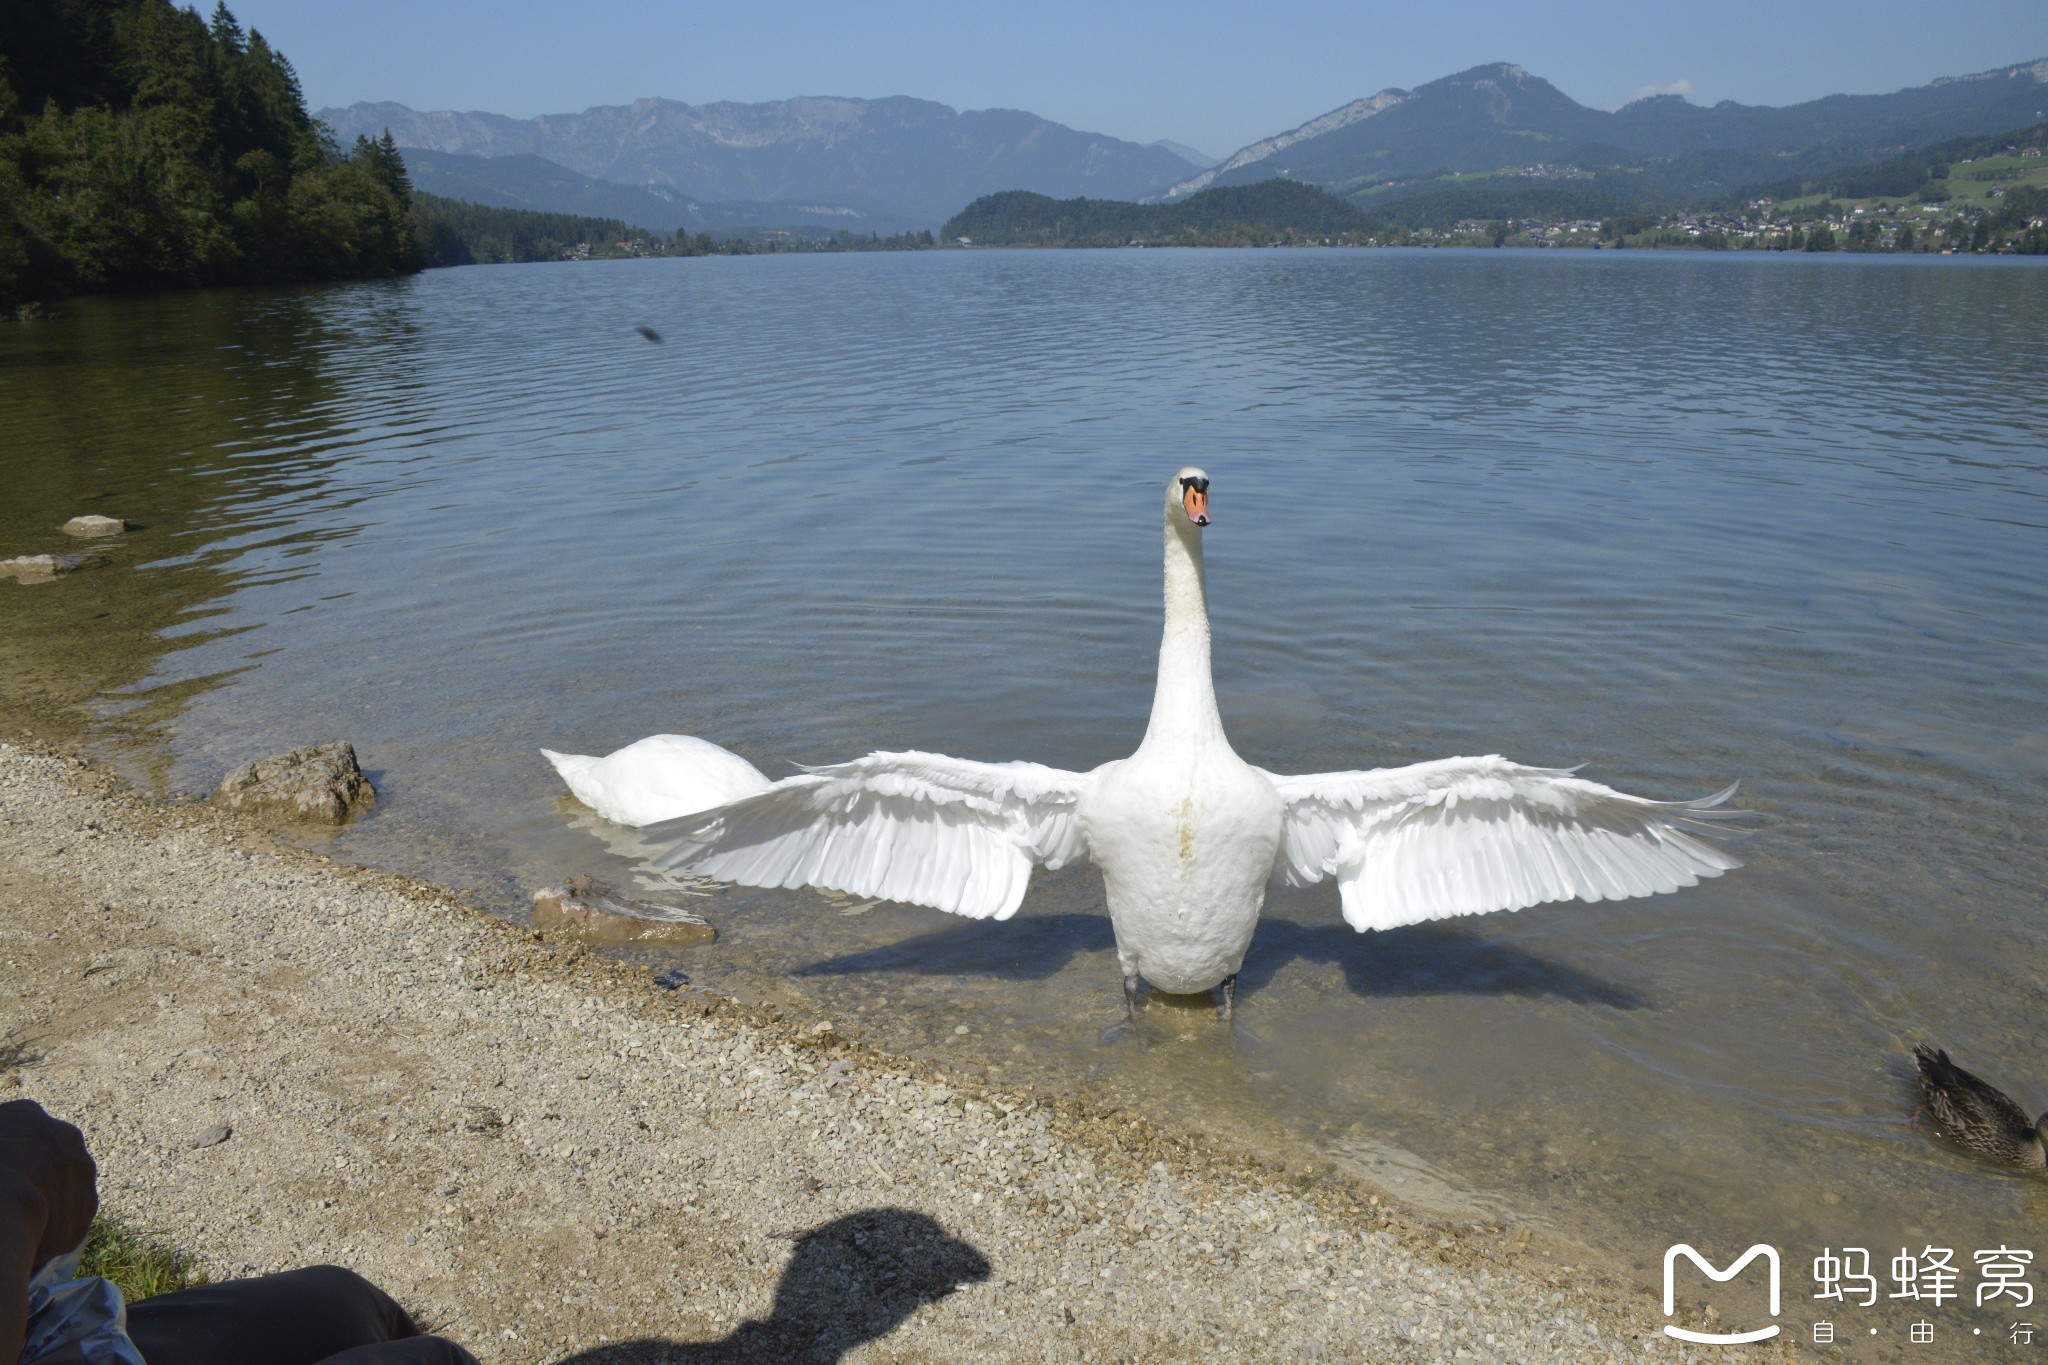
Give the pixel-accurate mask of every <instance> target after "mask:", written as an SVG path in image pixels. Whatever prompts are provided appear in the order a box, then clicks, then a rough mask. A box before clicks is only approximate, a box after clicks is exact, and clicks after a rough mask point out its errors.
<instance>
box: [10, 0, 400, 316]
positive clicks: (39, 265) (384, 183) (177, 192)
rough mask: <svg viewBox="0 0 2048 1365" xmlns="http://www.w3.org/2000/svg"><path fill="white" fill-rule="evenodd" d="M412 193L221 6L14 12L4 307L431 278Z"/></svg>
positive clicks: (75, 2) (138, 3) (74, 3)
mask: <svg viewBox="0 0 2048 1365" xmlns="http://www.w3.org/2000/svg"><path fill="white" fill-rule="evenodd" d="M410 196H411V187H410V184H409V182H408V181H407V178H406V175H405V167H404V163H403V161H402V159H400V157H399V155H398V150H397V148H396V146H395V145H393V144H392V142H391V139H390V136H389V134H388V133H387V134H386V136H385V137H384V139H383V140H382V141H380V142H376V143H372V142H368V141H367V140H363V141H359V142H358V143H357V145H356V147H355V149H354V150H353V151H352V152H350V153H348V154H346V155H345V154H343V153H342V152H341V150H340V149H339V148H338V147H336V145H335V143H334V140H333V138H332V136H331V134H329V132H328V130H327V129H326V127H325V126H324V125H322V124H320V123H318V122H316V121H315V120H314V119H312V118H311V117H310V116H309V115H308V114H307V112H306V104H305V97H304V95H303V94H302V93H301V91H300V89H299V81H298V77H297V75H296V74H295V73H294V72H293V70H292V67H291V63H290V62H289V61H287V60H286V59H285V57H284V55H283V54H282V53H280V52H278V51H277V50H276V49H274V48H272V47H271V46H270V44H269V43H268V42H266V41H265V40H264V38H263V35H262V34H260V33H258V32H256V31H255V30H253V29H250V30H244V29H243V28H242V26H241V24H240V23H239V22H238V21H237V20H236V19H235V17H234V15H233V14H232V13H230V12H229V10H228V8H227V6H226V5H225V4H218V5H216V7H215V9H214V11H213V16H212V19H211V21H208V20H203V19H201V18H200V16H199V14H198V13H197V12H196V11H194V10H190V9H180V8H178V7H176V6H175V5H173V4H172V3H171V0H62V2H61V3H49V2H42V3H39V2H38V0H27V2H26V3H17V4H8V5H0V305H12V304H14V303H18V302H20V301H22V300H25V299H36V298H46V297H53V296H56V295H60V294H64V293H71V292H80V291H94V290H143V289H166V288H177V287H184V286H193V285H216V284H252V283H282V282H287V281H295V280H326V279H348V278H361V277H365V276H376V275H390V274H397V273H401V272H406V271H412V270H417V269H419V268H420V265H421V263H422V261H421V253H420V250H419V245H418V242H417V240H416V238H415V234H414V230H413V224H412V217H411V213H410Z"/></svg>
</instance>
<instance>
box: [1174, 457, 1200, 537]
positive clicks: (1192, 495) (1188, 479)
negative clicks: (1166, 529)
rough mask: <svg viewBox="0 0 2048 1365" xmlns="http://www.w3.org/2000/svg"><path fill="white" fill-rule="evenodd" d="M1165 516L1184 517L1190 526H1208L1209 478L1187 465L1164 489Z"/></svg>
mask: <svg viewBox="0 0 2048 1365" xmlns="http://www.w3.org/2000/svg"><path fill="white" fill-rule="evenodd" d="M1166 516H1167V519H1168V520H1169V521H1171V520H1172V519H1173V518H1174V517H1175V516H1180V517H1184V518H1186V520H1187V523H1188V524H1189V525H1190V526H1207V525H1208V524H1209V476H1208V475H1207V474H1204V473H1203V472H1202V471H1201V470H1199V469H1197V468H1195V467H1194V466H1193V465H1189V466H1188V467H1187V468H1186V469H1183V470H1181V472H1180V473H1178V474H1176V475H1174V476H1173V482H1172V483H1171V484H1169V485H1167V488H1166Z"/></svg>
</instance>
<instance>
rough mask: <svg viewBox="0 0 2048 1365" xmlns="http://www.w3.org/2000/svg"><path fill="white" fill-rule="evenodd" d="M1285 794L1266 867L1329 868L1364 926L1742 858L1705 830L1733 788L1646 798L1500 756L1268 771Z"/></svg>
mask: <svg viewBox="0 0 2048 1365" xmlns="http://www.w3.org/2000/svg"><path fill="white" fill-rule="evenodd" d="M1267 776H1268V777H1270V778H1271V779H1272V781H1273V786H1274V788H1275V789H1276V790H1278V791H1279V793H1280V798H1281V800H1282V801H1283V802H1285V803H1286V818H1285V824H1284V826H1283V829H1282V833H1281V838H1280V852H1279V855H1278V857H1277V858H1276V860H1275V863H1274V868H1273V872H1274V876H1275V877H1277V878H1279V879H1281V880H1283V881H1285V882H1287V883H1288V884H1289V885H1292V886H1307V885H1309V884H1311V883H1313V882H1319V881H1321V880H1322V879H1323V878H1324V877H1327V876H1331V875H1333V874H1334V875H1335V876H1336V878H1337V882H1338V888H1339V892H1340V894H1341V896H1342V899H1343V903H1344V918H1345V920H1346V921H1347V922H1349V923H1350V925H1351V926H1352V927H1353V928H1355V929H1359V930H1365V929H1392V928H1395V927H1397V926H1399V925H1403V924H1415V923H1418V922H1420V921H1422V920H1429V919H1448V918H1450V917H1452V916H1454V915H1483V914H1486V913H1488V912H1490V911H1494V910H1520V909H1522V908H1523V907H1524V906H1529V905H1537V904H1540V903H1542V902H1543V901H1558V900H1574V899H1576V900H1588V901H1599V900H1623V899H1625V898H1627V897H1630V896H1647V895H1650V894H1651V893H1653V892H1658V891H1676V890H1677V889H1678V888H1679V887H1681V886H1691V885H1693V884H1694V883H1696V882H1697V881H1698V880H1699V879H1700V878H1701V877H1718V876H1719V875H1721V873H1723V872H1725V871H1727V870H1728V869H1730V868H1733V867H1740V866H1741V864H1740V863H1739V862H1738V861H1737V860H1736V859H1734V858H1732V857H1730V856H1729V855H1728V854H1726V853H1724V852H1722V851H1721V850H1720V849H1718V848H1716V847H1714V846H1713V845H1712V844H1710V843H1707V842H1706V841H1705V840H1703V839H1701V838H1700V836H1699V833H1698V831H1700V830H1702V829H1704V828H1706V827H1707V826H1706V823H1705V822H1707V821H1711V820H1716V819H1726V818H1729V817H1731V816H1736V815H1740V814H1741V813H1742V812H1739V811H1729V810H1721V809H1717V807H1719V806H1721V804H1722V803H1723V802H1725V801H1727V799H1728V798H1729V797H1731V796H1733V795H1734V794H1735V788H1734V787H1730V788H1728V790H1726V791H1724V792H1720V793H1717V794H1716V795H1713V796H1708V797H1703V798H1701V799H1699V800H1697V801H1650V800H1646V799H1644V798H1643V797H1640V796H1630V795H1628V794H1627V793H1626V792H1618V791H1615V790H1614V789H1613V788H1612V787H1603V786H1601V785H1600V784H1599V783H1598V782H1588V781H1586V780H1585V779H1584V778H1581V777H1575V776H1573V775H1572V771H1571V770H1570V769H1563V768H1530V767H1526V766H1524V765H1522V764H1520V763H1510V762H1508V761H1507V760H1506V759H1504V758H1501V757H1499V756H1497V755H1496V756H1491V757H1487V758H1446V759H1439V760H1437V761H1435V762H1432V763H1417V764H1414V765H1412V766H1410V767H1406V768H1376V769H1374V770H1373V771H1371V772H1350V773H1312V774H1309V775H1307V776H1302V777H1282V776H1279V775H1278V774H1274V773H1268V774H1267Z"/></svg>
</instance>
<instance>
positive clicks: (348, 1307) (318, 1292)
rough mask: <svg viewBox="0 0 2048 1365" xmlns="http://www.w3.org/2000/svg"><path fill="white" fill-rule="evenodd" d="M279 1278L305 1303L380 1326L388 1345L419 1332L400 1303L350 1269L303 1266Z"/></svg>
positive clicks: (410, 1316) (338, 1266)
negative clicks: (363, 1319) (324, 1305)
mask: <svg viewBox="0 0 2048 1365" xmlns="http://www.w3.org/2000/svg"><path fill="white" fill-rule="evenodd" d="M276 1278H277V1279H279V1280H281V1281H287V1282H289V1283H290V1285H291V1288H292V1292H293V1293H294V1294H295V1295H300V1296H303V1301H304V1302H306V1303H319V1304H328V1305H333V1306H336V1307H341V1308H342V1311H344V1312H346V1313H348V1314H349V1315H350V1316H358V1315H360V1316H361V1317H362V1318H366V1319H368V1320H370V1321H373V1322H376V1323H378V1324H380V1325H381V1327H382V1329H383V1330H382V1332H381V1336H382V1337H383V1339H384V1340H386V1341H395V1340H398V1339H400V1338H403V1337H410V1336H414V1335H416V1334H417V1333H418V1332H419V1328H418V1327H417V1326H415V1325H414V1323H413V1320H412V1315H411V1314H410V1313H408V1312H406V1311H405V1309H404V1307H403V1306H402V1305H400V1303H399V1302H398V1300H397V1299H394V1298H392V1297H391V1296H390V1295H389V1294H387V1293H385V1292H384V1291H383V1290H381V1289H379V1288H378V1287H377V1286H376V1285H374V1284H371V1283H370V1282H369V1281H368V1280H366V1279H364V1278H363V1277H362V1276H361V1275H358V1274H357V1273H356V1272H355V1271H353V1270H350V1269H349V1268H348V1267H347V1266H340V1265H308V1266H301V1267H299V1268H298V1269H297V1270H287V1271H284V1272H282V1273H281V1274H279V1275H278V1276H277V1277H276Z"/></svg>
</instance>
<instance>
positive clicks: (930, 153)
mask: <svg viewBox="0 0 2048 1365" xmlns="http://www.w3.org/2000/svg"><path fill="white" fill-rule="evenodd" d="M2044 111H2048V59H2044V60H2041V61H2035V62H2029V63H2023V64H2021V65H2017V66H2010V67H2002V68H1999V69H1997V70H1994V71H1985V72H1979V73H1977V74H1975V75H1971V76H1956V77H1947V78H1944V79H1941V80H1937V81H1934V82H1932V83H1930V84H1928V85H1923V86H1917V87H1914V88H1912V89H1907V90H1900V91H1896V92H1893V93H1891V94H1886V95H1830V96H1827V97H1826V98H1823V99H1817V100H1809V101H1806V102H1805V103H1802V104H1792V105H1785V106H1782V107H1769V106H1760V105H1741V104H1736V103H1734V102H1733V101H1728V100H1724V101H1722V102H1721V103H1719V104H1715V105H1712V106H1701V105H1696V104H1693V103H1691V102H1689V101H1687V100H1686V99H1684V98H1683V97H1681V96H1678V95H1657V96H1652V97H1650V98H1647V99H1642V100H1637V101H1635V102H1634V103H1631V104H1628V105H1625V106H1623V107H1622V108H1620V109H1618V110H1614V111H1611V112H1610V111H1607V110H1602V109H1592V108H1588V107H1587V106H1585V105H1582V104H1579V103H1578V102H1577V101H1575V100H1573V99H1571V98H1570V97H1569V96H1567V95H1566V94H1564V93H1563V92H1562V91H1560V90H1559V89H1558V88H1557V87H1556V86H1554V85H1552V84H1551V83H1550V82H1548V81H1546V80H1544V79H1543V78H1542V77H1540V76H1537V75H1533V74H1532V73H1530V72H1528V71H1526V70H1524V69H1523V68H1521V67H1519V66H1514V65H1511V64H1508V63H1494V64H1491V65H1486V66H1477V67H1473V68H1472V69H1471V70H1469V71H1462V72H1459V73H1458V74H1456V75H1453V76H1446V77H1444V78H1442V79H1441V80H1436V81H1432V82H1430V83H1429V84H1427V85H1422V86H1418V87H1416V88H1415V89H1413V90H1382V91H1380V92H1379V93H1378V94H1376V95H1372V96H1370V97H1367V98H1364V99H1359V100H1354V101H1352V102H1351V103H1349V104H1345V105H1343V106H1342V107H1340V108H1337V109H1333V110H1331V111H1330V112H1328V113H1326V114H1322V115H1319V116H1318V117H1316V118H1313V119H1310V120H1309V121H1308V122H1306V123H1303V124H1301V125H1300V126H1298V127H1295V128H1291V129H1289V130H1287V131H1285V132H1282V133H1276V134H1274V135H1273V136H1271V137H1267V138H1262V139H1260V140H1259V141H1257V142H1254V143H1252V144H1251V145H1250V146H1247V147H1244V148H1241V149H1239V150H1238V151H1237V152H1236V153H1234V154H1233V155H1231V156H1229V157H1226V158H1224V159H1223V160H1222V161H1221V163H1220V164H1214V165H1211V164H1209V160H1210V159H1209V158H1207V157H1205V156H1203V155H1202V154H1201V153H1200V152H1197V151H1195V150H1194V149H1192V148H1189V147H1185V146H1182V145H1181V144H1178V143H1173V142H1165V141H1161V142H1156V143H1153V144H1151V145H1150V146H1143V145H1140V144H1138V143H1135V142H1126V141H1124V140H1122V139H1119V138H1114V137H1108V136H1106V135H1104V134H1100V133H1088V132H1080V131H1077V130H1075V129H1072V128H1068V127H1065V126H1064V125H1062V124H1058V123H1054V122H1052V121H1051V120H1049V119H1044V118H1041V117H1039V116H1038V115H1036V114H1030V113H1025V112H1022V111H1019V110H1014V109H984V110H970V111H966V112H962V111H959V110H955V109H952V108H949V107H948V106H946V105H943V104H935V103H933V102H931V101H929V100H918V99H910V98H907V97H901V96H899V97H894V98H889V99H877V100H865V99H840V98H824V97H813V98H802V99H789V100H777V101H773V102H770V103H762V104H737V103H730V102H724V103H717V104H704V105H690V104H682V103H679V102H677V101H675V100H664V99H644V100H637V101H635V102H634V103H632V104H626V105H611V106H600V107H597V108H592V109H586V110H584V111H583V112H582V113H580V114H549V115H543V116H541V117H538V118H530V119H515V118H508V117H506V116H504V115H500V114H489V113H475V112H471V113H455V112H450V111H439V112H429V113H422V112H420V111H417V110H414V109H411V108H408V107H407V106H405V105H402V104H389V103H384V104H354V105H350V106H349V107H348V108H346V109H327V110H323V111H321V113H320V117H321V118H322V119H324V120H326V121H327V123H328V124H329V125H330V126H332V127H333V128H334V130H335V131H336V132H337V133H338V134H339V135H340V136H341V137H342V138H343V139H344V140H347V139H350V138H353V137H354V136H355V135H357V134H359V133H360V134H367V135H369V136H370V137H373V138H374V137H377V136H379V135H381V134H382V133H383V132H384V130H385V129H387V128H388V129H389V130H390V131H391V133H392V135H393V137H394V138H395V139H396V141H397V143H398V145H399V146H400V147H401V148H403V149H404V150H405V155H406V161H407V165H408V167H409V168H410V169H411V171H412V174H413V178H414V181H415V183H417V184H418V185H419V187H420V188H422V189H425V190H429V191H431V192H433V193H436V194H442V195H447V196H450V197H453V198H460V199H468V200H473V201H475V202H479V203H485V204H492V205H500V206H505V207H514V208H532V209H545V210H551V211H557V212H572V213H582V214H592V215H597V216H602V217H616V218H622V219H625V220H626V221H628V222H632V223H636V224H639V225H641V226H644V227H649V228H656V229H660V230H663V231H672V230H674V229H676V228H688V229H689V230H690V231H692V232H697V231H713V232H716V231H721V230H730V229H733V228H740V227H813V228H842V227H843V228H850V229H853V230H855V231H862V232H866V231H874V232H878V233H884V234H886V233H891V232H897V231H901V230H905V229H920V228H929V227H935V226H937V225H938V224H940V223H941V222H943V221H945V220H946V219H947V218H948V217H949V216H951V215H952V214H953V213H955V212H957V211H958V210H959V209H960V208H961V207H962V206H963V205H966V204H967V203H969V202H971V201H973V200H975V199H977V198H980V197H981V196H983V195H987V194H992V193H996V192H999V191H1004V190H1028V191H1032V192H1034V193H1037V194H1042V195H1046V196H1049V197H1051V198H1054V199H1073V198H1082V197H1086V198H1091V199H1114V200H1138V201H1148V202H1160V201H1172V200H1177V199H1181V198H1185V197H1186V196H1188V195H1191V194H1194V193H1196V192H1198V191H1201V190H1203V189H1207V188H1211V187H1217V186H1230V185H1245V184H1251V183H1254V182H1257V181H1261V180H1266V179H1270V178H1273V177H1275V176H1280V177H1286V178H1289V179H1294V180H1300V181H1305V182H1308V183H1311V184H1315V185H1319V186H1321V187H1323V188H1325V189H1329V190H1331V191H1333V192H1335V193H1337V194H1340V195H1344V196H1347V197H1349V198H1351V199H1352V200H1354V201H1355V202H1357V203H1358V204H1360V205H1361V206H1366V207H1371V206H1374V205H1377V204H1384V203H1390V202H1393V201H1397V200H1399V199H1402V198H1405V197H1408V196H1412V195H1419V194H1423V193H1428V192H1430V191H1447V190H1467V189H1470V188H1471V187H1473V185H1474V184H1475V182H1478V183H1482V184H1483V183H1486V182H1488V181H1490V180H1498V179H1500V178H1503V177H1506V178H1511V179H1512V182H1513V183H1514V184H1516V185H1518V186H1521V185H1542V184H1545V183H1551V184H1559V185H1568V186H1572V187H1575V188H1585V187H1587V186H1588V182H1596V183H1597V188H1598V190H1599V191H1600V193H1601V194H1602V195H1604V196H1608V197H1610V199H1611V200H1612V202H1615V203H1622V204H1626V203H1653V202H1668V201H1672V200H1682V199H1690V198H1696V197H1700V196H1705V195H1714V194H1725V193H1729V192H1733V191H1738V190H1745V189H1749V188H1751V187H1754V186H1757V185H1761V184H1765V183H1783V182H1785V181H1786V180H1788V179H1796V178H1799V177H1803V176H1814V175H1819V174H1823V173H1826V172H1829V171H1834V170H1837V169H1839V168H1841V167H1845V166H1853V165H1861V164H1866V163H1869V162H1873V161H1878V160H1882V159H1884V158H1887V157H1891V156H1896V155H1898V154H1899V153H1901V152H1904V151H1909V150H1912V149H1914V148H1917V147H1921V146H1926V145H1928V144H1930V143H1933V142H1937V141H1940V140H1942V139H1946V138H1954V137H1958V136H1966V135H1971V134H1981V133H1992V132H1997V131H2001V130H2004V129H2009V128H2017V127H2020V126H2022V125H2027V124H2033V123H2038V122H2040V121H2041V120H2042V119H2043V118H2044V117H2048V112H2044Z"/></svg>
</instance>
